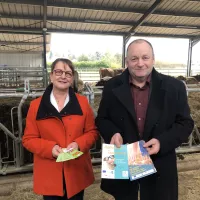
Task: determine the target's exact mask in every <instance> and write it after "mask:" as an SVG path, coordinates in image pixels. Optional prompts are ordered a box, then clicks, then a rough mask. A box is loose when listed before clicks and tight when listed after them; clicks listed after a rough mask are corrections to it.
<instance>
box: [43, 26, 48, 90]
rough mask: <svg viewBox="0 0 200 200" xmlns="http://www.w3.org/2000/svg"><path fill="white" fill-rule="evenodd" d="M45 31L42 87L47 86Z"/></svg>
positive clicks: (44, 32)
mask: <svg viewBox="0 0 200 200" xmlns="http://www.w3.org/2000/svg"><path fill="white" fill-rule="evenodd" d="M46 53H47V52H46V31H44V30H43V62H44V68H43V77H44V87H47V85H48V82H47V80H48V78H47V76H48V73H47V57H46Z"/></svg>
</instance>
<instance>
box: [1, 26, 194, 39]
mask: <svg viewBox="0 0 200 200" xmlns="http://www.w3.org/2000/svg"><path fill="white" fill-rule="evenodd" d="M5 31H7V33H17V34H21V33H23V34H26V33H28V34H32V35H35V34H39V33H40V35H41V34H42V30H41V29H35V28H28V29H22V28H17V27H15V29H11V28H10V29H8V27H0V33H2V32H5ZM48 33H79V34H93V35H94V34H97V35H102V34H104V35H119V36H123V35H127V32H112V31H109V32H106V31H87V30H70V29H62V30H60V29H47V34H48ZM135 36H146V37H167V38H168V37H173V38H194V37H195V35H193V36H191V35H174V34H149V33H140V32H136V33H135Z"/></svg>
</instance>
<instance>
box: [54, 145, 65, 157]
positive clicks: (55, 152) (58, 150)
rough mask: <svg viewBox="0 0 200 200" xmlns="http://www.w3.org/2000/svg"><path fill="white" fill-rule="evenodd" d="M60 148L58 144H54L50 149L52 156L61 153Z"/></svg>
mask: <svg viewBox="0 0 200 200" xmlns="http://www.w3.org/2000/svg"><path fill="white" fill-rule="evenodd" d="M62 152H63V151H62V148H61V147H60V146H58V145H55V146H54V147H53V149H52V155H53V157H54V158H57V157H58V155H59V154H60V153H62Z"/></svg>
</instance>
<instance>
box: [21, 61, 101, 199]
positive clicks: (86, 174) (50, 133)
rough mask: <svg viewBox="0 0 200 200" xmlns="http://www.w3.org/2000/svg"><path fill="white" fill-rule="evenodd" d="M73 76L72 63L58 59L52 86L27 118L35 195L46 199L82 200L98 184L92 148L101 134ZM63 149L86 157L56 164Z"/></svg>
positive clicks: (26, 137)
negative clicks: (93, 165)
mask: <svg viewBox="0 0 200 200" xmlns="http://www.w3.org/2000/svg"><path fill="white" fill-rule="evenodd" d="M73 76H74V67H73V64H72V62H71V61H70V60H68V59H57V60H55V61H54V62H53V63H52V67H51V74H50V79H51V84H50V85H49V86H48V87H47V89H46V90H45V92H44V94H43V96H42V97H40V98H38V99H36V100H33V101H32V102H31V104H30V108H29V111H28V115H27V118H26V129H25V133H24V136H23V145H24V147H25V148H27V149H28V150H29V151H30V152H32V153H33V154H34V192H35V193H37V194H41V195H43V196H44V200H58V199H70V200H75V199H76V200H82V199H83V194H84V189H85V188H86V187H88V186H89V185H91V184H92V183H93V181H94V175H93V170H92V164H91V158H90V154H89V149H90V148H91V147H92V145H93V144H94V143H95V141H96V140H97V138H98V132H97V129H96V126H95V123H94V115H93V112H92V110H91V108H90V106H89V104H88V101H87V98H86V97H84V96H81V95H79V94H76V93H74V91H73V89H72V87H71V85H72V83H73ZM62 148H67V149H70V148H73V149H79V150H80V151H82V152H83V155H82V156H80V157H78V158H77V159H74V160H70V161H66V162H56V158H57V157H58V155H59V154H60V153H61V152H62Z"/></svg>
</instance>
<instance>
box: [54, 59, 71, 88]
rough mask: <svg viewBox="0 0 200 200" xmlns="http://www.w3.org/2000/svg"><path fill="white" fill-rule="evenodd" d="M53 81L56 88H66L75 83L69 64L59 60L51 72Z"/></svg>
mask: <svg viewBox="0 0 200 200" xmlns="http://www.w3.org/2000/svg"><path fill="white" fill-rule="evenodd" d="M50 79H51V82H52V83H53V88H54V89H56V90H60V91H62V90H66V89H68V88H69V87H70V86H71V85H72V83H73V74H72V70H71V69H70V67H69V66H68V64H66V63H64V62H61V61H59V62H57V63H56V65H55V67H54V70H53V72H51V74H50Z"/></svg>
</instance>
